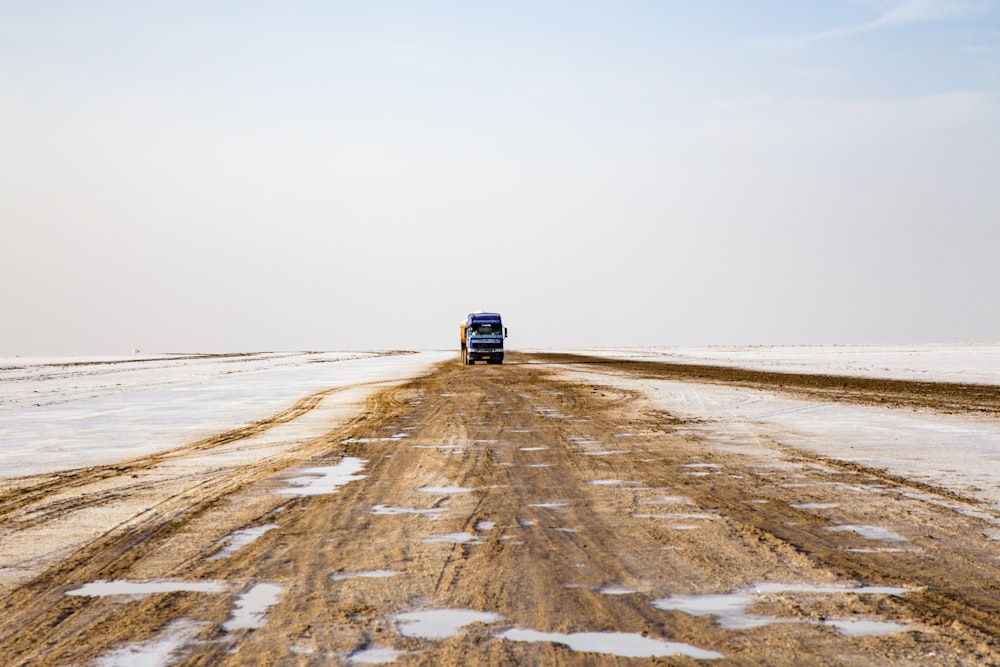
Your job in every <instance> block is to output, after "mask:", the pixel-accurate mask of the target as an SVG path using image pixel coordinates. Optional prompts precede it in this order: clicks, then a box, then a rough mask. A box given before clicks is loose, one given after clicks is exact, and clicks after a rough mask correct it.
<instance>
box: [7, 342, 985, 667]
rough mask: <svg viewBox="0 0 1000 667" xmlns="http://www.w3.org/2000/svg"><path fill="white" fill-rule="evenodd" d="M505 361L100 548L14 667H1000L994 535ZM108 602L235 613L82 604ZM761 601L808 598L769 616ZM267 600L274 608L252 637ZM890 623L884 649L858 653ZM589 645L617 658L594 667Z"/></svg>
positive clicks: (11, 655)
mask: <svg viewBox="0 0 1000 667" xmlns="http://www.w3.org/2000/svg"><path fill="white" fill-rule="evenodd" d="M509 359H510V360H512V361H513V362H514V363H509V364H507V365H504V366H476V367H465V366H462V365H460V364H457V363H451V364H445V365H442V366H441V367H439V368H438V369H437V370H436V371H435V372H433V373H431V374H429V375H427V376H425V377H421V378H417V379H415V380H413V381H412V382H409V383H406V384H404V385H402V386H398V387H393V388H391V389H388V390H386V391H384V392H382V393H380V394H379V395H378V396H377V397H375V398H374V399H373V400H372V401H371V402H370V404H369V408H368V410H367V411H366V412H365V413H364V414H363V415H361V416H360V417H359V418H358V419H356V420H354V421H353V422H351V423H349V424H348V425H346V426H344V427H343V428H340V429H336V430H334V431H331V432H330V433H328V434H327V435H326V436H323V437H322V438H319V439H316V440H314V441H311V442H310V443H308V444H307V445H303V446H302V447H300V448H299V449H298V450H297V452H298V453H297V455H296V456H294V457H290V456H286V457H284V458H283V459H282V461H281V462H280V465H279V464H278V463H277V462H275V461H265V462H262V463H260V464H259V465H255V466H249V467H247V468H246V469H238V470H233V471H231V472H229V473H227V475H223V476H220V477H219V478H218V479H211V480H200V481H199V482H197V483H192V484H191V485H190V487H188V488H186V489H184V490H183V491H182V492H178V493H177V494H176V495H175V496H174V497H172V498H171V500H170V502H168V503H166V504H164V506H163V507H161V508H160V509H159V510H158V511H156V512H151V513H149V515H148V516H147V517H145V519H144V520H143V521H142V522H141V523H139V524H135V525H130V526H128V527H123V528H122V529H121V530H116V531H112V532H110V533H109V534H107V535H105V536H103V537H102V538H101V539H100V540H97V541H95V542H94V543H92V544H90V545H88V546H87V547H86V548H84V549H81V550H80V551H79V552H78V553H76V554H74V555H73V556H72V557H71V558H68V559H67V560H66V561H65V562H63V563H61V564H60V565H58V566H56V567H53V568H52V569H50V570H49V571H48V572H46V573H44V574H43V575H40V576H39V577H37V578H35V579H34V580H32V581H31V582H28V583H27V584H25V585H23V586H20V587H19V588H17V589H16V590H15V591H13V593H12V594H11V595H10V596H8V597H7V599H6V600H4V601H3V602H0V618H3V619H4V621H2V622H0V623H2V625H0V662H2V663H3V664H53V665H55V664H83V663H86V662H87V661H89V660H93V659H94V658H96V657H98V656H101V655H108V654H109V652H110V651H114V650H118V651H121V650H123V647H128V646H130V645H136V644H138V645H140V646H142V645H151V644H152V643H154V642H157V641H160V642H164V641H168V640H170V639H171V638H173V640H174V641H175V646H174V651H175V653H174V656H175V658H176V659H177V660H178V664H187V665H237V664H246V665H251V664H316V665H320V664H338V663H342V664H347V663H348V661H349V660H350V657H351V656H352V655H353V656H358V655H359V654H362V655H363V652H364V651H367V650H382V651H395V652H398V653H395V654H393V655H394V658H395V664H401V665H408V664H423V665H460V664H461V665H495V664H546V665H548V664H553V665H558V664H574V665H575V664H602V665H603V664H631V662H632V661H633V658H631V657H629V656H630V655H647V656H650V655H652V656H655V655H659V656H661V657H662V658H663V659H665V660H667V661H668V662H669V663H670V664H694V663H696V662H698V661H700V660H706V661H707V660H711V659H714V658H716V657H723V659H724V660H731V661H734V662H738V663H740V664H762V665H763V664H769V665H773V664H787V665H792V664H830V663H840V664H843V663H852V662H853V663H856V664H912V663H914V662H922V661H926V660H927V659H928V656H929V655H931V654H933V655H935V656H936V657H937V658H940V659H941V660H942V661H944V662H958V661H960V660H971V661H980V662H989V661H991V660H993V661H995V660H997V659H1000V656H998V654H997V652H996V639H997V637H998V636H1000V631H998V628H997V626H996V621H995V620H992V619H995V618H1000V604H998V603H997V602H996V600H997V599H1000V596H997V589H996V582H997V581H1000V570H998V567H997V563H996V558H995V555H994V551H993V550H992V545H991V543H990V541H989V540H988V539H986V538H984V537H983V534H984V533H985V532H988V531H989V530H990V529H991V524H989V523H988V522H987V521H985V520H984V519H982V518H977V517H976V516H970V515H967V514H963V513H962V512H960V511H956V509H955V508H954V507H952V506H951V505H948V504H947V503H944V502H937V501H933V502H931V501H928V500H927V499H926V498H917V497H913V494H911V493H909V491H911V490H910V489H906V488H903V487H901V486H898V485H895V484H894V482H893V481H892V480H886V479H880V478H877V477H874V476H872V475H870V474H868V472H869V471H865V470H859V469H844V468H837V467H835V466H828V465H824V463H823V462H822V461H816V460H809V459H805V458H802V457H799V456H798V455H797V454H796V453H795V452H788V451H783V450H782V449H781V448H780V447H778V446H776V445H775V446H774V447H773V448H772V449H771V450H769V451H770V452H771V453H770V456H771V458H769V459H767V460H762V459H761V458H760V457H759V455H758V454H756V453H744V452H742V451H739V450H738V449H737V448H734V447H731V446H729V447H726V446H719V444H718V443H709V442H705V441H701V440H699V439H697V438H696V437H693V436H692V435H690V433H689V432H685V431H684V429H683V428H682V427H683V423H682V422H679V420H677V419H675V418H673V417H671V416H670V415H666V414H663V413H659V412H656V411H654V410H652V409H650V408H649V407H648V406H647V405H646V404H645V403H644V401H643V400H642V399H641V397H640V396H639V395H637V394H632V393H629V392H627V391H623V390H613V389H610V388H607V387H599V386H589V385H583V384H580V383H575V382H572V381H566V380H561V379H556V378H555V377H554V376H553V374H552V372H553V371H555V370H559V371H565V370H566V367H563V366H553V365H550V364H546V363H531V362H532V358H531V357H528V356H525V355H517V354H511V355H509ZM760 446H761V447H765V448H766V447H767V446H768V444H767V443H762V444H761V445H760ZM776 460H780V461H781V463H782V465H780V466H775V465H774V461H776ZM345 461H361V462H363V470H361V472H360V475H364V478H355V479H351V480H347V481H345V483H343V485H342V486H340V487H339V488H338V489H337V490H336V492H335V493H328V494H320V495H296V492H295V490H294V489H295V487H294V485H292V486H290V482H289V479H288V478H289V477H290V476H303V475H304V476H307V477H308V473H307V471H308V470H309V469H314V468H321V467H327V468H336V467H337V466H339V465H343V464H344V462H345ZM803 489H808V494H809V497H808V500H809V502H808V503H802V502H801V501H802V498H803V496H802V494H803V493H804V492H803ZM932 500H933V499H932ZM866 524H878V525H880V526H883V527H886V528H887V529H890V530H893V531H895V532H896V533H898V534H900V535H905V537H906V540H907V541H906V542H905V543H902V542H901V543H899V544H900V545H901V546H900V548H898V549H897V548H892V549H882V548H874V549H872V548H869V547H871V546H872V543H871V542H870V541H866V540H865V539H864V538H863V537H861V536H859V535H857V534H855V533H852V532H850V531H838V530H830V528H831V527H837V526H842V525H866ZM248 527H267V528H269V529H268V530H267V531H266V532H264V533H262V534H261V535H260V536H259V537H258V538H257V539H256V540H255V541H253V542H252V543H250V544H247V545H246V546H243V547H242V548H240V549H238V550H236V551H235V552H234V553H232V554H229V555H226V556H225V557H218V556H219V555H220V542H219V537H220V535H225V534H227V533H231V532H233V531H236V530H240V529H245V528H248ZM890 546H894V547H895V546H897V545H895V544H893V545H890ZM956 564H957V565H958V567H959V571H960V576H956V567H955V566H956ZM96 579H104V580H128V581H158V580H170V581H180V582H199V583H206V582H214V583H217V584H218V585H219V587H220V590H219V591H218V592H201V593H199V592H184V591H179V592H172V593H161V594H156V595H147V596H143V597H137V598H121V597H77V596H74V597H68V596H65V595H64V593H65V592H66V591H68V590H71V589H74V588H76V587H78V586H81V585H84V584H87V583H90V582H92V581H94V580H96ZM760 582H768V583H770V584H776V583H783V584H794V585H796V586H798V588H795V587H794V586H793V588H792V589H790V590H787V591H783V592H779V593H775V594H768V595H763V594H761V595H757V594H754V593H752V592H749V591H750V590H751V589H749V588H748V587H750V586H752V585H753V584H756V583H760ZM262 585H271V586H273V588H270V589H268V590H269V591H271V592H272V593H275V592H276V598H275V600H276V601H275V602H274V603H273V604H270V605H269V606H268V607H267V608H266V611H262V615H261V616H260V617H259V618H257V619H256V621H255V622H254V623H244V624H241V623H237V622H234V618H235V617H237V616H238V611H239V605H240V604H241V603H242V602H241V600H243V601H245V600H246V599H247V598H244V597H243V596H245V595H251V596H252V594H253V593H254V592H255V591H260V590H261V589H260V586H262ZM810 586H813V587H815V590H811V589H810V588H809V587H810ZM864 586H868V587H871V586H892V587H895V588H896V589H898V592H897V593H892V592H885V591H884V590H882V589H872V588H868V589H865V588H862V587H864ZM831 591H834V592H833V593H831ZM852 591H853V592H852ZM859 591H860V592H859ZM866 591H867V592H866ZM977 591H978V592H977ZM734 592H736V593H743V596H744V597H746V598H748V599H749V601H747V602H746V608H745V609H743V610H742V611H741V612H739V613H737V614H736V617H735V621H732V619H730V620H731V622H730V623H729V624H728V625H727V623H725V622H720V621H719V619H718V618H716V617H713V616H711V615H699V614H697V613H693V612H690V611H689V612H685V611H682V610H680V609H678V608H677V607H672V606H671V605H672V604H673V603H674V602H677V601H678V600H681V601H683V599H682V596H696V595H701V594H706V593H711V594H715V595H727V594H733V593H734ZM709 601H710V600H709ZM737 606H739V605H737ZM445 612H450V613H452V614H458V616H459V617H460V618H462V619H464V620H460V621H456V624H457V625H459V626H461V625H463V623H466V624H465V625H464V626H463V627H460V628H458V627H456V628H453V630H454V633H453V634H450V633H449V632H446V631H444V630H441V629H440V628H437V629H435V630H426V629H423V626H420V625H419V624H414V623H413V622H412V621H411V620H410V619H411V617H409V616H407V614H412V613H417V614H425V615H426V616H425V617H424V618H438V617H439V616H443V615H444V614H445ZM473 612H475V613H476V614H479V615H473V614H472V613H473ZM435 614H437V616H435ZM462 614H466V615H467V616H462ZM741 614H742V615H741ZM418 618H419V617H418ZM477 621H478V622H477ZM858 622H860V624H859V623H858ZM890 622H895V623H898V624H899V628H900V629H899V630H898V631H895V632H891V633H889V634H885V635H884V636H874V633H867V634H866V633H860V634H859V635H858V636H854V635H853V634H851V633H849V632H848V633H846V634H845V632H842V631H838V629H837V628H838V627H849V628H857V627H863V628H882V627H884V624H886V623H890ZM740 623H743V624H744V626H745V627H743V626H740V625H739V624H740ZM836 623H840V624H841V625H840V626H838V625H836ZM851 623H854V625H851ZM178 624H186V625H183V626H181V625H178ZM866 624H867V625H866ZM179 627H183V628H186V629H185V630H184V631H183V632H179V631H178V628H179ZM510 630H516V631H520V632H521V633H520V634H516V633H515V634H510V635H507V637H508V638H507V639H503V638H500V637H498V635H499V634H500V633H504V632H506V631H510ZM532 632H533V633H549V634H546V635H531V634H530V633H532ZM583 633H604V634H598V635H592V634H587V635H585V634H583ZM438 635H440V636H438ZM178 636H182V639H177V637H178ZM583 637H587V638H588V639H591V640H595V641H596V640H598V639H600V638H604V640H605V641H604V643H603V644H599V645H597V646H595V645H594V644H591V645H589V650H586V651H582V650H578V648H579V647H574V642H575V641H578V640H581V639H582V638H583ZM526 638H534V639H540V640H539V641H524V639H526ZM644 642H646V643H644ZM651 644H652V645H653V648H650V645H651ZM644 650H645V651H647V653H642V651H644ZM635 659H638V658H635Z"/></svg>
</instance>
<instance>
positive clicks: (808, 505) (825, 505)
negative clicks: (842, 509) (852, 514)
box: [789, 503, 839, 510]
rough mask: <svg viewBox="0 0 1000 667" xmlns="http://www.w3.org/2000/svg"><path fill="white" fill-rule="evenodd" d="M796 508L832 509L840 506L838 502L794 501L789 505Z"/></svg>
mask: <svg viewBox="0 0 1000 667" xmlns="http://www.w3.org/2000/svg"><path fill="white" fill-rule="evenodd" d="M789 507H791V508H792V509H796V510H830V509H833V508H834V507H839V505H838V504H837V503H793V504H791V505H789Z"/></svg>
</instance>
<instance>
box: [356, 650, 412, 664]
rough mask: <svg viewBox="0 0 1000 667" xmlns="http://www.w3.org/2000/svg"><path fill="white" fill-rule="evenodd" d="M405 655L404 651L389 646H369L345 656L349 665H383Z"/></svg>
mask: <svg viewBox="0 0 1000 667" xmlns="http://www.w3.org/2000/svg"><path fill="white" fill-rule="evenodd" d="M401 655H406V651H396V650H394V649H391V648H369V649H365V650H363V651H355V652H354V653H352V654H351V655H349V656H347V664H349V665H384V664H386V663H389V662H395V661H396V658H398V657H399V656H401Z"/></svg>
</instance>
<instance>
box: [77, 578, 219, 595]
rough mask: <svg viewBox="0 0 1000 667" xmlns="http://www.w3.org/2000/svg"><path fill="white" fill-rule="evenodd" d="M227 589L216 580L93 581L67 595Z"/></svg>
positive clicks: (147, 593)
mask: <svg viewBox="0 0 1000 667" xmlns="http://www.w3.org/2000/svg"><path fill="white" fill-rule="evenodd" d="M225 590H226V589H225V588H224V587H223V585H222V584H219V583H216V582H214V581H145V582H137V581H122V580H116V581H103V580H99V581H93V582H91V583H89V584H84V585H83V586H80V587H79V588H74V589H73V590H71V591H66V595H79V596H85V597H106V596H109V595H155V594H158V593H176V592H179V591H184V592H187V593H222V592H224V591H225Z"/></svg>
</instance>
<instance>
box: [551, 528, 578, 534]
mask: <svg viewBox="0 0 1000 667" xmlns="http://www.w3.org/2000/svg"><path fill="white" fill-rule="evenodd" d="M553 530H558V531H559V532H560V533H577V532H579V531H578V530H577V529H576V528H554V529H553Z"/></svg>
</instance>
